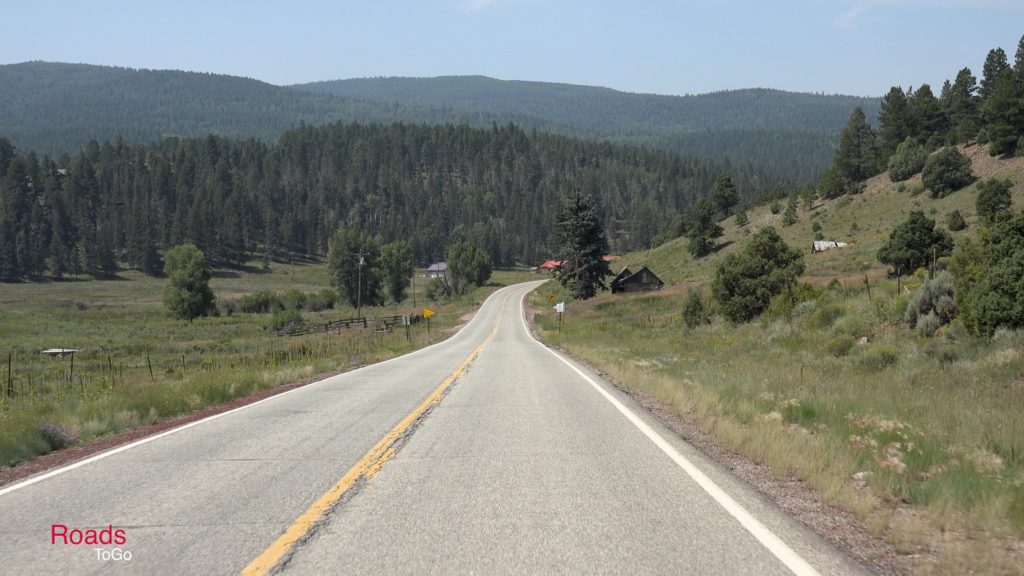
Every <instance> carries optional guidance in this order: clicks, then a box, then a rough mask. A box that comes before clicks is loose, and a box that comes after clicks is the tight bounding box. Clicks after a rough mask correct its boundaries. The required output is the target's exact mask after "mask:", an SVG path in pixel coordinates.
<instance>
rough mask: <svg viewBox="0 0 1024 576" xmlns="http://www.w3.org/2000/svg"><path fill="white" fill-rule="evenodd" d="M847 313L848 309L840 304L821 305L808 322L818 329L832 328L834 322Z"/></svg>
mask: <svg viewBox="0 0 1024 576" xmlns="http://www.w3.org/2000/svg"><path fill="white" fill-rule="evenodd" d="M845 313H846V309H845V308H843V307H842V306H840V305H838V304H828V305H825V306H819V307H818V309H817V310H815V311H814V314H812V315H811V320H810V322H808V324H809V325H810V327H811V328H814V329H817V330H824V329H826V328H831V327H832V324H834V323H835V321H836V320H838V319H840V318H842V317H843V314H845Z"/></svg>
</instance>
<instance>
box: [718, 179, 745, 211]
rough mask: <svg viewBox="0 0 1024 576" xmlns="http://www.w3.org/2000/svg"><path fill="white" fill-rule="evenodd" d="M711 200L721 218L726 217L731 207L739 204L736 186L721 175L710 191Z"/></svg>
mask: <svg viewBox="0 0 1024 576" xmlns="http://www.w3.org/2000/svg"><path fill="white" fill-rule="evenodd" d="M711 200H712V201H714V203H715V206H716V207H717V208H718V210H719V212H721V213H722V216H728V215H729V211H730V210H731V209H732V207H733V206H735V205H736V204H738V203H739V201H740V196H739V193H737V192H736V185H735V184H733V183H732V178H729V176H728V175H727V174H722V175H720V176H719V177H718V180H717V181H716V182H715V188H714V190H712V191H711Z"/></svg>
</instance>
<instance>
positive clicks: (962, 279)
mask: <svg viewBox="0 0 1024 576" xmlns="http://www.w3.org/2000/svg"><path fill="white" fill-rule="evenodd" d="M950 265H951V268H952V269H953V271H954V277H955V279H956V291H957V296H958V297H959V300H958V302H957V303H958V304H959V306H960V312H961V315H962V318H963V321H964V324H965V325H966V326H967V328H968V329H969V330H970V331H971V332H972V333H974V334H978V335H982V336H991V335H992V334H994V333H995V331H996V330H997V329H998V328H1009V329H1018V328H1021V327H1024V213H1021V214H1017V215H1016V216H1013V217H1012V218H1006V219H1002V220H998V221H997V222H995V223H994V224H992V227H991V229H990V230H989V233H988V234H984V235H982V237H981V244H980V245H978V244H976V243H974V242H963V243H962V246H958V247H957V253H956V254H954V256H953V258H952V260H951V262H950Z"/></svg>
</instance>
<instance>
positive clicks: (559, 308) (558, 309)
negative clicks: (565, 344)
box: [555, 302, 565, 332]
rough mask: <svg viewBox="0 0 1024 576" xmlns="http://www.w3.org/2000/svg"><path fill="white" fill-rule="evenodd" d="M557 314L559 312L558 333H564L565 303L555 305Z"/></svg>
mask: <svg viewBox="0 0 1024 576" xmlns="http://www.w3.org/2000/svg"><path fill="white" fill-rule="evenodd" d="M555 312H558V331H559V332H561V331H562V313H563V312H565V302H559V303H558V304H555Z"/></svg>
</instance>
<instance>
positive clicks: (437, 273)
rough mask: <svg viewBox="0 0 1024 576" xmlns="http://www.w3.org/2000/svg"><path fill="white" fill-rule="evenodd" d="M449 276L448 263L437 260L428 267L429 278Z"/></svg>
mask: <svg viewBox="0 0 1024 576" xmlns="http://www.w3.org/2000/svg"><path fill="white" fill-rule="evenodd" d="M447 276H448V263H447V262H436V263H434V264H431V265H430V266H429V267H428V268H427V278H445V277H447Z"/></svg>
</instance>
